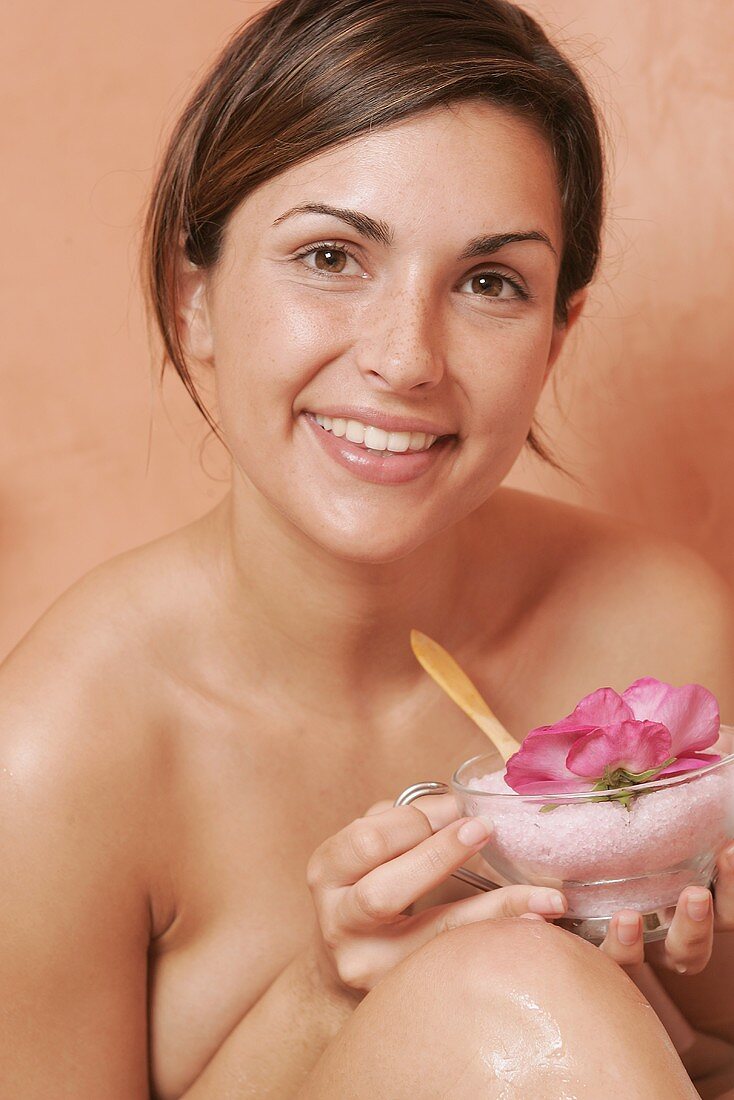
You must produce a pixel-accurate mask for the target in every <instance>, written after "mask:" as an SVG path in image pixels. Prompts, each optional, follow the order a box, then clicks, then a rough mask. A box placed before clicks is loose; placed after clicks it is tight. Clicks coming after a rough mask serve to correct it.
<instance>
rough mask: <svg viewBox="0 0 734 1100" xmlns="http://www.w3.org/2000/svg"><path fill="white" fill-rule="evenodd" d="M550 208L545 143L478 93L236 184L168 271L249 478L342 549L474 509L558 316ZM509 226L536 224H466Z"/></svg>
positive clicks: (545, 359) (553, 203) (519, 425)
mask: <svg viewBox="0 0 734 1100" xmlns="http://www.w3.org/2000/svg"><path fill="white" fill-rule="evenodd" d="M306 204H310V205H321V206H328V207H331V208H333V209H335V210H340V211H342V212H350V213H347V215H346V216H345V217H339V216H337V215H336V214H334V213H326V212H318V211H312V212H300V213H299V212H294V210H295V208H298V207H303V206H304V205H306ZM560 218H561V213H560V206H559V198H558V192H557V184H556V181H555V168H554V164H553V160H552V157H551V154H550V151H549V149H548V147H547V145H546V143H545V141H544V140H543V139H542V138H541V137H540V136H538V134H537V133H536V132H535V130H534V129H533V128H532V127H531V126H530V125H529V124H527V123H525V122H523V121H518V119H517V118H514V117H512V116H511V115H510V114H508V113H506V112H505V111H503V110H502V109H499V108H495V107H493V106H491V105H488V104H484V103H480V102H464V103H462V104H460V105H458V106H456V105H455V106H452V107H451V108H450V109H447V108H440V109H438V110H436V111H431V112H430V113H425V114H422V115H420V116H417V117H414V118H412V119H409V120H407V121H404V122H401V123H399V124H395V125H393V126H391V127H389V128H386V129H381V130H375V131H373V132H372V133H370V134H361V135H359V136H358V137H357V138H355V139H354V140H353V141H351V142H350V143H349V144H346V145H343V146H341V147H340V148H337V149H332V150H329V151H327V152H325V153H323V154H320V155H319V156H317V157H314V158H313V159H311V160H310V161H308V162H304V163H301V164H299V165H297V166H295V167H294V168H291V169H289V170H288V171H286V172H284V173H282V174H281V175H280V176H278V177H277V178H275V179H273V180H271V181H269V182H267V183H265V184H263V185H262V186H260V187H259V188H258V189H257V190H256V191H254V192H253V193H252V194H251V195H249V196H248V198H247V199H246V200H245V201H244V202H243V203H242V204H241V205H240V206H239V207H238V209H237V210H236V211H235V213H234V214H233V215H232V217H231V218H230V220H229V222H228V224H227V227H226V230H225V235H224V241H223V250H222V255H221V259H220V261H219V263H218V264H217V266H216V268H214V269H213V270H211V271H210V272H209V273H208V274H207V275H206V276H202V275H200V274H199V273H198V272H193V273H192V274H191V275H190V276H187V280H186V281H185V283H184V299H185V302H187V303H188V305H189V307H190V308H188V309H185V311H184V317H185V319H186V320H187V324H188V335H189V340H190V345H189V346H190V351H191V352H192V354H193V355H195V356H197V357H198V358H200V359H201V360H203V361H204V362H208V363H210V364H211V366H212V368H213V370H214V373H215V380H216V392H217V402H218V416H219V419H220V424H221V427H222V429H223V432H224V435H225V438H226V440H227V443H228V446H229V448H230V451H231V452H232V455H233V458H234V461H235V463H236V465H237V466H238V467H239V468H240V469H241V471H242V472H243V473H244V475H246V479H247V480H249V482H251V483H252V485H254V486H255V487H256V489H257V490H259V492H260V493H261V494H262V495H263V497H265V498H266V500H267V501H268V502H269V504H270V505H271V506H273V507H274V508H276V509H277V510H278V511H279V512H280V513H281V514H282V515H284V516H286V517H287V519H288V520H289V521H290V522H291V523H292V524H294V525H295V526H296V527H297V528H299V529H300V531H302V532H303V533H305V534H306V535H307V536H308V537H309V538H311V539H313V540H315V541H316V542H317V543H319V544H320V545H321V546H323V547H325V548H326V549H328V550H329V551H330V552H331V553H333V554H334V555H337V556H339V557H341V558H344V559H349V560H358V561H369V562H385V561H391V560H395V559H398V558H401V557H403V556H404V555H406V554H408V553H410V552H411V551H412V550H413V549H415V548H416V547H417V546H419V545H420V544H422V543H424V542H426V541H427V540H429V539H431V537H432V536H434V535H435V534H437V533H438V532H439V531H441V530H443V529H444V528H446V527H448V526H449V525H451V524H454V523H456V522H457V521H458V520H461V519H462V518H463V517H465V516H467V515H468V514H469V513H470V512H472V511H473V510H474V509H476V508H477V507H478V506H479V505H480V504H481V503H482V502H483V501H485V500H486V499H487V498H488V497H489V496H490V495H491V493H492V492H493V491H494V490H495V489H496V488H497V486H498V485H499V484H500V482H501V481H502V479H503V477H504V476H505V474H506V473H507V472H508V470H509V468H510V466H511V465H512V463H513V461H514V459H515V458H516V456H517V455H518V453H519V452H520V450H521V449H522V446H523V443H524V441H525V439H526V436H527V432H528V429H529V426H530V423H531V420H532V415H533V410H534V408H535V404H536V401H537V399H538V396H539V394H540V391H541V388H542V385H543V382H544V380H545V378H546V375H547V373H548V371H549V370H550V367H551V365H552V362H553V360H554V359H555V357H556V355H557V354H558V351H559V350H560V346H561V343H562V340H563V338H564V335H565V332H567V331H568V327H569V326H567V327H566V329H565V330H561V329H560V328H556V327H554V323H553V307H554V297H555V288H556V279H557V274H558V257H559V256H560V253H561V221H560ZM504 234H522V235H525V234H533V236H534V237H535V238H536V239H530V240H519V241H508V242H506V243H503V242H502V241H494V242H493V241H492V240H484V241H480V240H479V239H480V238H494V237H496V236H497V235H500V236H502V235H504ZM307 250H310V252H308V254H306V253H307ZM316 414H318V416H319V417H320V418H321V419H322V421H323V416H324V415H325V416H327V417H329V418H331V419H330V420H328V419H327V420H326V421H325V422H323V423H319V422H317V421H316V420H315V418H314V417H315V415H316ZM350 421H352V422H353V423H352V424H350V423H349V422H350ZM329 428H330V430H329ZM370 428H371V429H372V430H371V431H370V430H367V429H370ZM345 432H346V434H344V433H345ZM350 436H351V437H352V439H351V440H350V438H349V437H350ZM431 436H438V437H439V438H438V439H437V440H436V441H435V442H434V443H433V444H432V445H431V446H428V447H427V444H428V443H429V442H430V438H431ZM442 437H443V438H442ZM406 447H407V448H408V449H407V450H405V448H406ZM426 448H427V449H426ZM386 451H387V452H389V453H384V452H386ZM374 452H379V453H374ZM233 491H234V492H235V494H237V492H238V491H241V486H240V487H239V488H238V484H237V478H236V477H235V482H234V486H233Z"/></svg>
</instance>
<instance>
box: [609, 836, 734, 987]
mask: <svg viewBox="0 0 734 1100" xmlns="http://www.w3.org/2000/svg"><path fill="white" fill-rule="evenodd" d="M716 867H717V876H716V886H715V890H714V895H715V896H714V897H712V893H711V891H710V890H706V889H704V888H703V887H702V886H687V887H686V889H685V890H683V891H682V893H681V895H680V897H679V899H678V904H677V905H676V908H675V915H674V917H673V920H672V922H671V925H670V928H669V929H668V934H667V936H666V937H665V939H664V940H658V941H657V942H655V943H650V944H647V959H648V961H650V962H652V963H654V964H655V965H656V966H664V967H668V968H669V969H670V970H676V971H677V972H678V973H679V974H698V973H700V971H702V970H703V969H704V967H705V966H706V964H707V963H708V961H709V959H710V957H711V950H712V947H713V939H714V932H730V931H734V845H732V844H728V845H727V846H726V847H725V848H724V849H723V850H722V851H721V852H720V853H719V856H718V858H717V861H716ZM645 947H646V945H645V944H644V942H643V939H642V921H641V919H640V915H639V913H636V912H635V911H634V910H633V909H621V910H620V911H619V912H618V913H615V915H614V917H613V918H612V922H611V925H610V928H609V932H608V933H607V937H606V939H605V940H604V942H603V943H602V944H601V949H602V951H604V952H605V953H606V954H607V955H609V956H610V957H611V958H613V959H614V961H615V962H617V963H619V965H620V966H622V967H624V968H625V969H627V968H629V969H630V970H632V971H634V968H635V967H638V966H641V965H642V964H643V963H644V962H645V957H646V950H645ZM630 976H633V975H630Z"/></svg>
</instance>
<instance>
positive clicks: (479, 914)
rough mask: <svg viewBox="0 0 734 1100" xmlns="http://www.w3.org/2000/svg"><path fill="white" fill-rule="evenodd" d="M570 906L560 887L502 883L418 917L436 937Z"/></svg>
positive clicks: (533, 917) (557, 911) (548, 914)
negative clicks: (470, 926) (485, 922)
mask: <svg viewBox="0 0 734 1100" xmlns="http://www.w3.org/2000/svg"><path fill="white" fill-rule="evenodd" d="M567 908H568V903H567V901H566V898H565V897H564V895H563V894H562V893H561V892H560V890H553V889H551V888H550V887H548V886H503V887H501V888H500V889H499V890H490V891H488V892H487V893H486V894H476V895H475V896H474V897H471V898H463V899H462V900H461V901H454V902H451V903H450V904H448V905H436V906H434V907H433V908H432V909H426V910H425V911H424V912H423V913H419V914H418V916H417V917H416V918H415V920H416V923H419V924H420V926H421V928H422V929H426V930H427V929H430V935H431V937H433V936H436V935H438V934H439V933H440V932H448V931H450V930H451V929H452V928H460V927H461V926H462V925H464V924H474V923H475V922H476V921H481V920H502V919H503V918H505V917H525V918H527V919H530V920H543V919H545V918H547V919H548V920H552V919H553V918H554V917H560V916H562V915H563V914H564V913H565V912H566V909H567Z"/></svg>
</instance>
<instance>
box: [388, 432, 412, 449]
mask: <svg viewBox="0 0 734 1100" xmlns="http://www.w3.org/2000/svg"><path fill="white" fill-rule="evenodd" d="M409 446H410V432H390V435H389V437H388V441H387V447H388V450H390V451H397V452H398V454H400V453H402V452H403V451H407V449H408V447H409Z"/></svg>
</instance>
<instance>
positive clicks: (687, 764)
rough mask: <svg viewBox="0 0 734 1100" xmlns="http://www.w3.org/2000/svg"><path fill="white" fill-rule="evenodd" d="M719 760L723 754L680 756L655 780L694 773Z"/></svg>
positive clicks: (699, 753)
mask: <svg viewBox="0 0 734 1100" xmlns="http://www.w3.org/2000/svg"><path fill="white" fill-rule="evenodd" d="M717 760H721V754H720V753H718V752H691V753H689V754H688V756H679V757H678V759H677V760H674V761H673V763H672V764H669V765H668V767H667V768H663V770H662V771H661V772H660V773H659V774H658V775H656V776H655V778H656V779H667V778H668V777H669V776H671V775H681V774H682V773H683V772H692V771H695V770H696V769H698V768H705V767H706V765H707V764H715V763H716V761H717Z"/></svg>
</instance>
